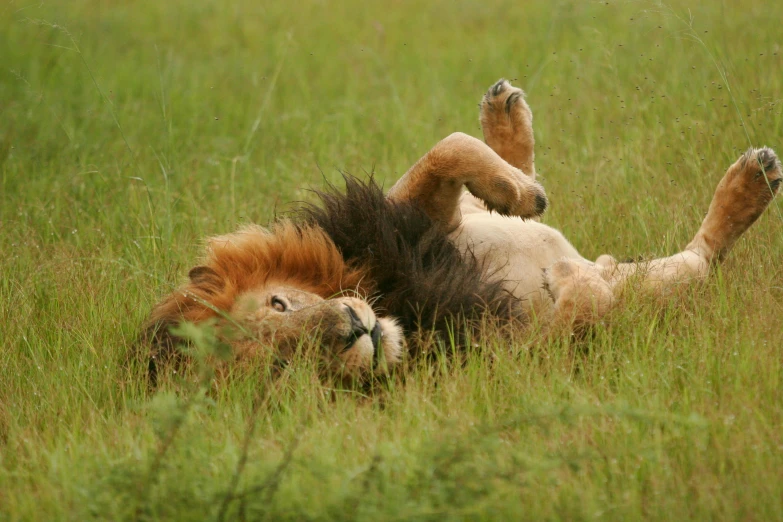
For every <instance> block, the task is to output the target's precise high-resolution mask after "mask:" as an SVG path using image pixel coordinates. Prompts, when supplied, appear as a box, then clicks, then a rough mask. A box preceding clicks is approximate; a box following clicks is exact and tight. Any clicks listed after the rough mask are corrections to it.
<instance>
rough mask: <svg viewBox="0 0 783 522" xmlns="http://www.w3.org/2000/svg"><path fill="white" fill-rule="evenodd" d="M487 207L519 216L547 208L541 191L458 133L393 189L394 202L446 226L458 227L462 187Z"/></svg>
mask: <svg viewBox="0 0 783 522" xmlns="http://www.w3.org/2000/svg"><path fill="white" fill-rule="evenodd" d="M463 186H464V187H467V189H468V190H469V191H470V192H471V194H473V195H474V196H476V197H478V198H479V199H481V200H483V201H484V203H485V204H486V206H487V209H489V210H493V211H495V212H497V213H499V214H503V215H509V216H520V217H533V216H538V215H540V214H541V213H542V212H544V210H545V209H546V206H547V199H546V194H545V192H544V189H543V187H541V185H539V184H538V183H536V182H535V181H534V180H533V179H532V178H530V177H528V176H526V175H525V174H523V173H522V171H520V170H519V169H517V168H515V167H513V166H511V165H509V164H508V163H507V162H506V161H505V160H503V158H501V157H500V156H498V154H497V153H496V152H495V151H494V150H492V149H491V148H490V147H488V146H487V144H485V143H484V142H482V141H481V140H478V139H476V138H474V137H472V136H468V135H467V134H463V133H461V132H456V133H454V134H452V135H450V136H448V137H447V138H445V139H443V140H441V141H440V142H438V144H436V145H435V146H434V147H433V148H432V150H430V151H429V152H428V153H427V154H425V155H424V157H423V158H421V159H420V160H419V161H417V162H416V164H414V165H413V166H412V167H411V168H410V169H409V170H408V172H406V173H405V175H404V176H403V177H402V178H400V180H399V181H397V183H396V184H395V185H394V186H393V187H392V188H391V190H389V193H388V194H387V197H388V198H389V199H390V200H392V201H412V202H415V203H416V204H417V205H419V206H421V208H422V209H423V210H424V211H425V212H426V213H427V214H428V215H429V216H430V217H431V218H433V219H434V220H435V221H437V222H439V223H441V224H443V225H444V226H445V227H447V228H455V227H457V226H458V225H459V223H460V220H461V214H460V211H459V202H460V197H461V195H462V192H463V188H462V187H463Z"/></svg>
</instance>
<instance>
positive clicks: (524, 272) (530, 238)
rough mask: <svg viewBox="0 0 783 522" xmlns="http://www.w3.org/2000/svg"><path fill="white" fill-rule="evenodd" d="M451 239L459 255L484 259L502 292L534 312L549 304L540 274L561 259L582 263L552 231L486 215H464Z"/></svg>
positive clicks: (524, 222)
mask: <svg viewBox="0 0 783 522" xmlns="http://www.w3.org/2000/svg"><path fill="white" fill-rule="evenodd" d="M451 239H452V240H453V241H454V242H455V243H456V244H457V246H458V247H459V248H460V249H461V250H462V251H463V252H464V251H467V250H471V251H472V252H473V253H474V254H475V255H476V256H478V257H479V258H480V259H485V260H486V261H487V262H488V263H489V264H490V267H491V268H492V270H493V271H495V273H496V274H497V276H498V277H502V278H503V279H505V280H506V281H507V283H506V288H507V289H508V290H509V291H510V292H511V293H512V294H514V295H515V296H516V297H517V298H519V299H521V300H523V302H525V303H527V304H528V305H529V306H530V307H531V308H533V309H534V310H537V309H540V308H541V307H542V306H543V307H544V308H548V306H549V305H550V304H551V300H550V299H549V296H548V295H547V294H546V292H545V290H543V288H542V284H543V278H542V270H543V269H545V268H548V267H549V266H551V265H552V263H554V262H555V261H557V260H559V259H561V258H563V257H568V258H576V259H582V257H581V256H580V255H579V252H577V251H576V249H575V248H574V247H573V246H572V245H571V244H570V243H569V242H568V241H567V240H566V238H565V237H563V235H562V234H561V233H560V232H558V231H557V230H555V229H554V228H551V227H548V226H546V225H543V224H541V223H538V222H536V221H531V220H523V219H520V218H513V217H504V216H500V215H498V214H490V213H489V212H486V211H484V212H473V213H464V214H463V218H462V223H461V225H460V227H459V228H458V229H457V230H455V231H454V232H453V233H452V235H451Z"/></svg>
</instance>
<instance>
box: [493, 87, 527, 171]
mask: <svg viewBox="0 0 783 522" xmlns="http://www.w3.org/2000/svg"><path fill="white" fill-rule="evenodd" d="M480 109H481V127H482V129H483V131H484V140H485V141H486V142H487V145H489V146H490V147H492V149H493V150H494V151H495V152H497V153H498V155H500V157H502V158H503V159H504V160H506V161H507V162H508V163H510V164H512V165H513V166H515V167H517V168H518V169H521V170H522V171H523V172H524V173H525V174H527V175H528V176H531V177H535V174H536V173H535V166H534V164H533V160H534V158H533V146H534V144H535V140H534V139H533V113H532V112H531V110H530V107H529V106H528V104H527V102H526V101H525V93H524V92H523V91H522V89H519V88H518V87H514V86H513V85H511V84H510V83H509V82H508V81H507V80H504V79H501V80H499V81H497V82H496V83H495V84H494V85H493V86H492V87H490V88H489V90H488V91H487V92H486V94H484V97H483V98H482V100H481V105H480Z"/></svg>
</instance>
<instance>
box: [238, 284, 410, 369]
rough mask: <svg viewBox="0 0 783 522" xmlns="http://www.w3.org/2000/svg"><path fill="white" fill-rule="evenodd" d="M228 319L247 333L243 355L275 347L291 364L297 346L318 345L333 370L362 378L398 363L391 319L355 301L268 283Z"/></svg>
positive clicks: (398, 335)
mask: <svg viewBox="0 0 783 522" xmlns="http://www.w3.org/2000/svg"><path fill="white" fill-rule="evenodd" d="M230 315H231V317H232V319H233V320H234V321H236V322H237V323H239V325H241V326H242V329H243V330H244V332H245V333H244V334H243V335H244V336H246V342H244V343H241V350H242V351H243V352H244V353H243V354H238V355H252V353H253V351H254V350H258V349H263V348H264V347H268V346H274V347H275V352H276V355H277V356H278V357H280V358H281V359H283V360H287V359H289V358H290V357H291V356H292V355H293V354H294V352H295V351H296V350H297V348H298V347H300V346H302V345H304V344H309V343H307V341H310V340H318V341H319V346H320V349H321V350H322V351H321V352H320V353H319V356H321V357H323V359H324V360H325V361H327V364H328V366H329V367H330V369H332V370H336V371H338V372H339V373H341V374H347V375H361V374H367V373H370V372H372V373H382V372H385V371H386V370H387V369H388V368H389V367H390V366H391V365H394V364H395V363H397V362H399V361H400V358H401V354H402V349H403V342H404V341H403V335H402V331H401V329H400V327H399V326H398V325H397V324H396V322H395V321H394V320H393V319H389V318H383V317H377V316H376V315H375V313H374V312H373V310H372V307H371V306H370V305H369V304H368V303H367V302H366V301H364V300H363V299H359V298H357V297H337V298H332V299H324V298H322V297H320V296H319V295H317V294H315V293H312V292H308V291H306V290H302V289H299V288H296V287H294V286H291V285H290V284H275V283H271V284H267V285H266V286H264V287H263V288H260V289H254V290H251V291H247V292H244V293H242V294H241V295H239V296H238V297H237V299H236V301H235V303H234V305H233V306H232V308H231V311H230Z"/></svg>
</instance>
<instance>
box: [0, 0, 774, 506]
mask: <svg viewBox="0 0 783 522" xmlns="http://www.w3.org/2000/svg"><path fill="white" fill-rule="evenodd" d="M421 4H422V3H418V2H408V1H400V2H393V3H387V2H377V3H376V2H362V1H350V2H320V1H304V2H257V1H251V0H239V1H237V2H231V3H228V2H220V1H218V0H199V1H184V0H175V1H170V2H158V1H153V0H140V1H136V2H121V1H105V0H104V1H98V0H70V1H69V2H53V3H41V2H22V1H14V0H11V1H10V2H9V1H8V0H6V1H5V2H3V5H2V6H0V244H1V245H2V249H1V250H0V519H2V520H9V521H10V520H63V519H68V520H85V519H109V520H143V519H161V520H224V519H225V520H231V519H248V520H251V519H272V520H283V519H291V520H305V519H313V520H315V519H318V520H332V519H334V520H345V519H356V520H388V519H413V520H424V519H427V520H441V519H470V520H473V519H506V520H512V519H515V520H517V519H530V520H540V519H566V520H583V519H610V520H635V519H673V520H683V519H704V520H716V519H724V520H776V519H777V520H780V519H783V480H782V477H783V471H781V470H783V434H782V432H781V424H782V422H783V401H782V400H781V399H783V397H782V396H781V395H782V393H783V392H781V385H782V384H783V382H782V381H783V373H782V372H781V346H783V334H781V328H780V309H781V307H780V305H781V301H782V300H783V283H782V282H781V279H782V278H783V272H782V271H781V267H780V264H779V263H780V260H781V257H782V256H781V254H783V234H781V230H783V228H782V227H783V209H781V203H780V202H774V203H773V204H772V205H771V207H770V208H769V210H768V211H767V212H766V214H765V215H764V216H763V217H762V218H761V219H760V220H759V222H758V223H757V224H756V225H755V226H754V227H753V228H752V229H751V230H750V231H749V233H748V234H746V235H745V236H744V238H743V239H742V240H741V241H740V242H739V244H738V245H737V247H736V248H735V250H734V252H733V254H732V256H731V257H730V259H729V260H728V261H727V262H726V263H725V264H724V265H723V266H722V268H721V269H720V270H719V271H717V273H716V274H715V275H714V277H712V278H711V279H710V280H709V282H707V283H706V284H705V285H703V286H702V287H700V288H694V289H693V291H691V292H688V293H686V294H685V295H684V296H682V297H681V298H679V299H678V301H677V302H674V303H670V306H668V307H661V306H658V305H657V304H653V303H642V304H637V305H633V306H631V308H629V309H627V310H625V311H623V312H621V313H619V314H617V316H616V317H615V318H614V320H615V321H614V323H613V324H611V326H609V327H606V328H599V329H598V331H597V332H596V335H595V337H594V338H593V339H592V340H591V341H590V342H588V343H587V344H586V345H584V346H581V347H578V349H577V351H576V352H575V353H576V355H575V356H574V357H572V356H571V355H570V354H571V353H574V350H575V348H574V347H573V346H569V345H568V343H565V342H564V343H553V344H551V345H545V346H539V347H538V348H537V349H531V347H532V346H534V343H533V342H532V339H530V338H529V337H528V338H522V339H519V340H517V341H516V342H514V343H507V342H504V341H502V340H500V339H497V338H493V337H487V338H484V339H480V340H479V341H478V342H477V343H476V347H475V350H474V351H473V352H471V353H469V354H467V355H466V357H465V360H464V361H463V362H462V364H449V363H447V362H443V363H442V364H439V363H426V364H414V365H413V367H412V368H410V369H409V371H408V372H407V375H406V378H405V380H404V382H403V381H401V380H400V381H397V382H391V383H386V384H383V385H382V386H379V388H380V389H376V390H374V391H373V392H372V393H370V394H362V393H360V392H359V391H358V390H354V389H351V388H337V389H334V388H333V386H331V385H330V384H329V383H327V382H324V381H321V380H319V379H318V378H317V376H316V374H315V371H314V370H313V368H312V367H311V366H308V363H307V361H303V362H302V364H299V365H293V366H291V367H290V368H289V369H288V371H286V372H285V374H284V375H283V376H282V377H281V378H280V379H279V380H277V381H274V382H271V381H270V379H268V378H267V377H266V376H265V374H264V372H263V370H262V369H261V368H255V369H253V368H251V369H249V370H245V371H243V372H241V373H240V374H238V375H236V376H235V377H234V378H233V379H230V380H228V382H226V383H225V384H224V385H222V386H220V387H219V388H218V389H217V390H215V389H207V388H209V387H208V386H200V387H199V386H198V385H194V384H188V385H182V386H180V387H179V388H177V389H178V390H179V392H178V393H173V392H172V391H171V390H172V388H167V389H164V390H163V391H161V392H159V393H158V394H156V395H153V394H150V393H148V392H147V389H146V385H145V380H144V376H143V372H142V371H139V370H134V369H130V370H129V369H128V367H127V366H125V365H124V364H123V361H124V356H125V354H126V353H127V351H128V349H129V347H130V346H131V344H132V343H133V341H134V339H135V337H136V335H137V332H138V331H139V325H140V324H141V322H142V321H143V319H144V317H145V315H146V314H147V313H148V311H149V310H150V308H151V306H152V305H153V304H154V302H155V301H156V300H157V299H158V298H159V297H160V296H161V295H162V294H163V293H164V292H166V291H167V290H169V289H170V288H171V285H173V284H176V283H177V282H178V281H179V280H180V278H181V277H182V275H183V273H184V271H185V270H186V269H187V267H188V266H189V265H190V264H192V262H193V261H194V259H195V258H196V257H197V255H198V252H199V247H200V243H199V241H200V239H201V238H203V237H204V236H205V235H209V234H216V233H222V232H226V231H230V230H232V229H234V228H235V227H236V226H237V225H238V224H240V223H244V222H248V221H253V222H260V223H264V222H266V221H267V220H269V219H270V218H271V217H272V216H274V215H275V214H276V213H279V212H281V211H285V210H286V209H287V208H290V203H291V202H292V201H296V200H307V199H308V198H310V197H311V196H310V195H309V194H308V192H307V190H306V187H308V186H315V187H322V186H323V184H324V179H327V180H331V181H339V179H340V178H339V171H340V170H346V171H349V172H352V173H355V174H361V173H363V172H370V171H374V172H375V174H376V176H377V177H378V178H379V179H381V180H383V181H384V182H385V184H386V186H389V184H390V183H392V182H393V180H395V179H396V178H397V177H398V176H399V175H400V174H401V173H403V172H404V171H405V170H406V169H407V167H408V166H409V165H410V164H411V163H412V162H413V161H415V160H416V159H417V158H418V157H419V156H420V155H421V154H423V153H424V152H425V151H426V150H427V149H428V148H429V147H430V146H431V145H433V144H434V143H435V142H436V141H438V140H439V139H440V138H442V137H444V136H446V135H447V134H449V133H451V132H453V131H457V130H461V131H465V132H468V133H472V134H474V135H480V134H479V132H480V131H479V128H478V121H477V107H476V105H477V103H478V100H479V97H480V95H481V94H482V93H483V92H484V90H485V89H486V88H487V86H489V85H490V84H491V83H492V82H494V81H495V80H497V79H498V78H499V77H502V76H505V77H507V78H516V82H515V83H516V84H518V85H520V86H522V87H523V88H524V89H525V90H526V91H527V93H528V100H529V102H530V104H531V106H532V108H533V111H534V114H535V127H536V139H537V147H538V148H537V151H538V155H537V167H538V170H539V173H540V175H541V179H542V181H543V183H544V185H545V187H546V189H547V191H548V193H549V196H550V200H551V208H550V210H549V211H548V212H547V214H546V216H545V218H544V221H545V222H547V223H549V224H552V225H554V226H557V227H559V228H561V229H562V230H563V231H564V232H565V233H566V235H567V237H568V238H569V239H570V240H571V241H572V242H573V243H574V244H575V245H576V246H577V248H579V249H580V251H581V252H582V253H583V254H584V255H586V256H588V257H590V258H593V259H594V258H595V257H597V256H598V255H600V254H602V253H611V254H613V255H615V256H617V257H619V258H624V257H629V256H636V255H639V254H641V255H648V256H649V255H662V254H668V253H673V252H674V251H676V249H677V248H678V247H681V246H683V245H684V244H685V243H686V242H687V240H688V239H689V238H690V237H691V234H692V233H693V232H694V231H695V230H696V227H697V226H698V224H699V222H700V220H701V218H702V216H703V213H704V212H705V211H706V208H707V204H708V203H709V199H710V197H711V195H712V191H713V188H714V186H715V184H716V183H717V181H718V180H719V178H720V176H721V175H722V173H723V171H724V169H725V168H726V167H727V166H728V165H729V164H730V163H731V162H733V161H734V160H735V159H736V157H737V156H738V155H739V153H740V152H741V151H744V150H745V149H746V148H747V147H748V146H750V145H754V146H761V145H765V144H766V145H770V146H772V147H773V148H777V150H778V152H781V153H783V99H781V98H783V51H782V50H781V46H780V43H779V42H780V41H781V36H780V35H781V25H780V21H781V20H782V19H783V3H780V2H771V1H768V0H750V1H748V0H743V1H741V2H740V1H726V2H719V1H716V2H691V3H688V2H683V3H679V2H678V3H674V4H667V5H659V4H657V3H654V2H635V1H626V2H614V1H611V2H609V3H608V4H607V3H605V2H593V1H557V0H554V1H540V2H501V1H497V2H468V1H459V2H453V1H435V2H429V3H427V4H426V5H421ZM525 4H529V5H525ZM167 390H168V391H167Z"/></svg>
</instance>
